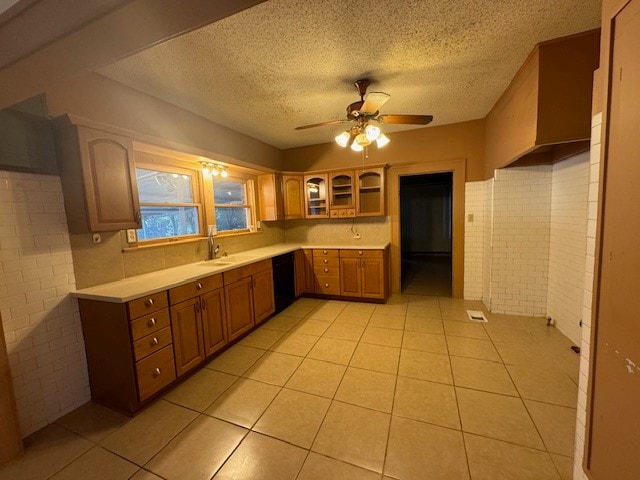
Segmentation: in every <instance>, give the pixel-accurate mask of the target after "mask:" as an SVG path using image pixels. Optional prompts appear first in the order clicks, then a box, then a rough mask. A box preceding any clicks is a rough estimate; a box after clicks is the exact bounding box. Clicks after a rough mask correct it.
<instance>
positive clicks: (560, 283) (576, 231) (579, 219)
mask: <svg viewBox="0 0 640 480" xmlns="http://www.w3.org/2000/svg"><path fill="white" fill-rule="evenodd" d="M588 189H589V152H585V153H583V154H580V155H576V156H574V157H571V158H569V159H567V160H564V161H562V162H558V163H556V164H554V165H553V170H552V180H551V236H550V243H549V291H548V299H547V302H548V305H547V315H548V316H550V317H551V318H553V320H554V321H555V324H556V326H557V328H558V329H559V330H560V331H561V332H562V333H563V334H564V335H566V336H567V337H569V338H570V339H571V341H572V342H573V343H575V344H576V345H580V337H581V334H582V333H581V329H580V319H581V318H582V304H583V299H584V261H585V254H586V247H587V245H586V241H585V239H586V235H587V208H588V207H587V195H588Z"/></svg>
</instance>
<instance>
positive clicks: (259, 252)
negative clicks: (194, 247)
mask: <svg viewBox="0 0 640 480" xmlns="http://www.w3.org/2000/svg"><path fill="white" fill-rule="evenodd" d="M388 245H389V244H388V243H385V244H377V245H376V244H367V245H357V244H331V243H323V244H294V243H278V244H275V245H269V246H267V247H262V248H256V249H254V250H246V251H244V252H239V253H235V254H233V255H229V256H228V257H220V258H218V259H217V260H213V261H202V262H196V263H189V264H186V265H180V266H178V267H172V268H166V269H164V270H158V271H156V272H150V273H145V274H143V275H136V276H135V277H129V278H125V279H123V280H118V281H115V282H111V283H105V284H103V285H95V286H93V287H89V288H83V289H80V290H75V291H72V292H71V296H72V297H75V298H84V299H87V300H100V301H103V302H114V303H124V302H128V301H129V300H133V299H135V298H140V297H143V296H145V295H150V294H152V293H156V292H161V291H162V290H167V289H169V288H173V287H177V286H179V285H184V284H185V283H189V282H193V281H196V280H198V279H200V278H203V277H207V276H209V275H215V274H216V273H222V272H226V271H229V270H233V269H235V268H238V267H243V266H245V265H249V264H251V263H255V262H259V261H260V260H265V259H267V258H272V257H275V256H278V255H282V254H284V253H288V252H294V251H296V250H299V249H300V248H310V249H314V248H317V249H325V250H326V249H343V250H347V249H349V250H383V249H385V248H386V247H387V246H388Z"/></svg>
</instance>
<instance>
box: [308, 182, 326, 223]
mask: <svg viewBox="0 0 640 480" xmlns="http://www.w3.org/2000/svg"><path fill="white" fill-rule="evenodd" d="M328 193H329V192H328V191H327V174H318V175H305V177H304V207H305V211H304V216H305V218H329V201H328Z"/></svg>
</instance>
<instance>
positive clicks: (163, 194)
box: [136, 165, 201, 241]
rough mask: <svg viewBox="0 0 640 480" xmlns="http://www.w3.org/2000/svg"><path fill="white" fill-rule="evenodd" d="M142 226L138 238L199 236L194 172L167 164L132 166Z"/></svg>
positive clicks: (196, 187)
mask: <svg viewBox="0 0 640 480" xmlns="http://www.w3.org/2000/svg"><path fill="white" fill-rule="evenodd" d="M136 178H137V181H138V195H139V198H140V213H141V214H142V228H140V229H139V230H138V240H139V241H148V240H154V239H164V238H169V237H184V236H189V235H200V216H201V215H200V210H201V204H200V203H199V200H200V195H199V187H198V181H197V178H198V173H197V172H196V171H195V170H188V169H183V168H178V167H171V166H164V165H163V166H159V165H153V166H147V165H140V166H138V167H137V168H136Z"/></svg>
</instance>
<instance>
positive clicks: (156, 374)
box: [153, 367, 162, 377]
mask: <svg viewBox="0 0 640 480" xmlns="http://www.w3.org/2000/svg"><path fill="white" fill-rule="evenodd" d="M161 373H162V370H161V369H160V367H158V368H156V369H155V370H154V371H153V376H154V377H158V376H160V374H161Z"/></svg>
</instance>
